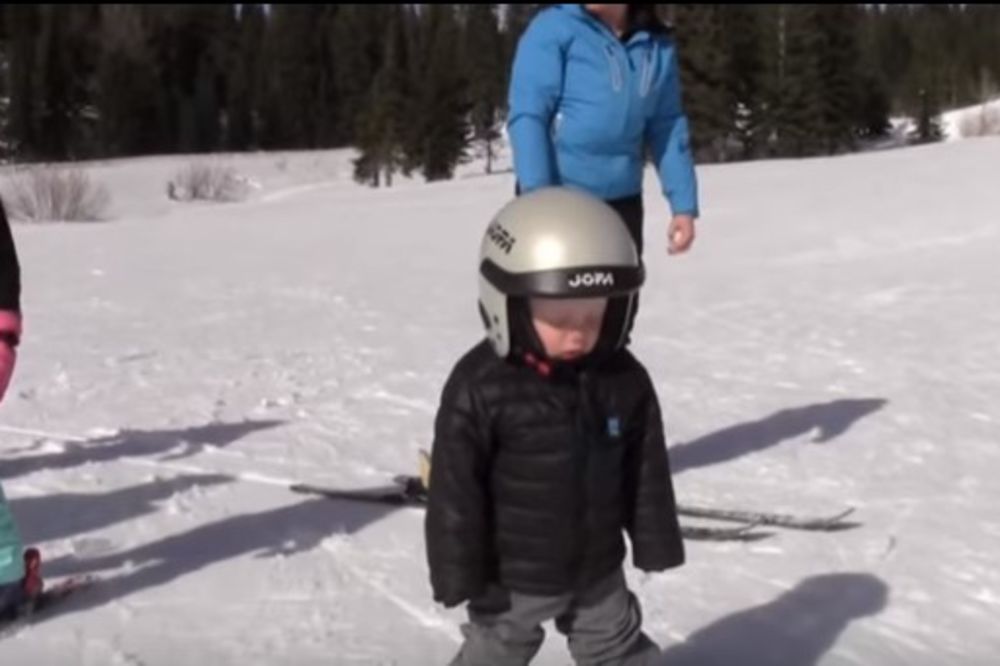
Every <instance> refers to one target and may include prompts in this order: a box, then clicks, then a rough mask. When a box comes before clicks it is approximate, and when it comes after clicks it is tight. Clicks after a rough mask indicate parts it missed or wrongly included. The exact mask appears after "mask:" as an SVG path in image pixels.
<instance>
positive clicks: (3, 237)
mask: <svg viewBox="0 0 1000 666" xmlns="http://www.w3.org/2000/svg"><path fill="white" fill-rule="evenodd" d="M0 310H10V311H13V312H20V310H21V269H20V266H19V265H18V263H17V252H15V250H14V237H13V235H12V234H11V232H10V225H9V224H8V223H7V213H6V212H5V211H4V208H3V202H0Z"/></svg>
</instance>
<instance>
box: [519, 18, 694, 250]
mask: <svg viewBox="0 0 1000 666" xmlns="http://www.w3.org/2000/svg"><path fill="white" fill-rule="evenodd" d="M653 7H654V5H577V4H565V5H557V6H554V7H550V8H547V9H545V10H542V11H541V12H540V13H539V14H538V15H537V16H536V17H535V18H534V20H532V22H531V24H530V25H529V26H528V28H527V30H526V31H525V33H524V35H523V36H522V37H521V40H520V42H519V43H518V47H517V53H516V55H515V58H514V64H513V71H512V73H511V84H510V91H509V104H510V116H509V121H508V133H509V136H510V140H511V144H512V147H513V153H514V170H515V173H516V176H517V181H518V188H519V191H521V192H529V191H531V190H535V189H538V188H541V187H547V186H553V185H563V186H567V187H574V188H579V189H582V190H585V191H587V192H590V193H591V194H593V195H596V196H599V197H601V198H602V199H604V200H605V201H607V202H608V203H609V204H611V205H612V207H614V208H615V209H616V210H617V211H618V213H619V214H620V215H621V216H622V218H623V219H624V221H625V223H626V225H627V226H628V228H629V231H630V232H631V234H632V237H633V238H634V239H635V241H636V245H637V247H638V248H639V252H640V255H641V253H642V248H643V239H642V218H643V208H642V178H643V168H644V164H645V155H646V149H647V147H648V149H649V153H650V154H651V156H652V158H653V161H654V162H655V165H656V168H657V171H658V172H659V176H660V182H661V184H662V189H663V193H664V194H665V196H666V198H667V201H668V202H669V204H670V208H671V211H672V214H673V217H672V219H671V222H670V225H669V228H668V232H667V236H668V245H667V249H668V252H670V253H671V254H673V253H680V252H684V251H686V250H687V249H688V248H689V247H690V246H691V244H692V242H693V241H694V233H695V228H694V221H695V219H696V218H697V217H698V192H697V190H698V188H697V181H696V178H695V170H694V162H693V159H692V156H691V150H690V146H689V141H688V122H687V118H686V117H685V115H684V110H683V108H682V105H681V89H680V77H679V71H678V67H679V66H678V61H677V53H676V49H675V47H674V43H673V41H672V39H671V37H670V34H669V29H668V28H667V27H666V26H665V25H664V24H663V23H662V22H660V21H659V19H658V18H657V17H656V14H655V11H654V9H653Z"/></svg>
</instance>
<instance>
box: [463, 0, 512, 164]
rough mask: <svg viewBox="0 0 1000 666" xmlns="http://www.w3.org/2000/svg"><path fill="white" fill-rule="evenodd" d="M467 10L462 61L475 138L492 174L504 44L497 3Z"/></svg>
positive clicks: (473, 136) (499, 114)
mask: <svg viewBox="0 0 1000 666" xmlns="http://www.w3.org/2000/svg"><path fill="white" fill-rule="evenodd" d="M465 12H466V15H465V39H464V44H463V51H464V53H463V55H462V61H463V62H465V63H467V67H468V76H469V89H468V90H469V96H470V100H471V105H472V111H471V115H470V124H471V126H472V140H473V141H474V142H475V143H476V146H477V148H478V150H479V151H480V152H481V154H482V155H483V156H484V157H485V158H486V173H492V172H493V159H494V152H495V143H496V142H497V141H498V140H499V139H500V127H499V124H500V122H501V121H502V118H501V113H502V112H501V110H502V108H503V105H504V103H503V100H504V96H505V90H504V88H503V81H504V78H505V74H504V66H503V62H502V61H501V56H502V50H503V44H502V41H501V36H500V27H499V23H498V17H497V6H496V5H489V4H483V5H466V6H465Z"/></svg>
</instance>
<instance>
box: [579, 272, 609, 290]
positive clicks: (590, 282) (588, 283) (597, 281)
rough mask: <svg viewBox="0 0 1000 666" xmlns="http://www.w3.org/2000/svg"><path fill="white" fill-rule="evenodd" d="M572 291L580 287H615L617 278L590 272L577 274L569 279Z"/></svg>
mask: <svg viewBox="0 0 1000 666" xmlns="http://www.w3.org/2000/svg"><path fill="white" fill-rule="evenodd" d="M569 286H570V289H579V288H580V287H613V286H615V276H614V275H613V274H611V273H603V272H597V271H593V272H588V273H577V274H576V275H574V276H573V277H571V278H570V279H569Z"/></svg>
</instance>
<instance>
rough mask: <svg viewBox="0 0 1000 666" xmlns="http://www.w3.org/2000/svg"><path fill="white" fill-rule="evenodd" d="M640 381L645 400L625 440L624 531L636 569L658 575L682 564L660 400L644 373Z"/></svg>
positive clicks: (682, 550) (678, 526) (682, 549)
mask: <svg viewBox="0 0 1000 666" xmlns="http://www.w3.org/2000/svg"><path fill="white" fill-rule="evenodd" d="M642 381H643V384H644V394H645V398H644V399H643V400H642V402H641V407H640V416H639V424H640V427H639V428H638V429H637V431H636V432H635V433H634V435H633V437H632V441H631V442H630V446H629V459H628V463H627V470H628V472H627V473H628V479H627V483H628V485H627V486H626V493H627V497H628V498H629V507H628V508H629V510H628V514H627V519H626V530H627V531H628V535H629V538H630V539H631V541H632V551H633V552H632V559H633V564H635V566H636V568H638V569H641V570H643V571H662V570H664V569H669V568H671V567H676V566H679V565H681V564H683V563H684V542H683V539H682V538H681V532H680V524H679V522H678V520H677V507H676V504H675V498H674V487H673V482H672V480H671V478H670V463H669V460H668V458H667V446H666V442H665V440H664V436H663V419H662V416H661V413H660V405H659V400H658V398H657V396H656V390H655V388H654V387H653V384H652V381H650V379H649V375H648V374H646V373H645V371H643V379H642Z"/></svg>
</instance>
